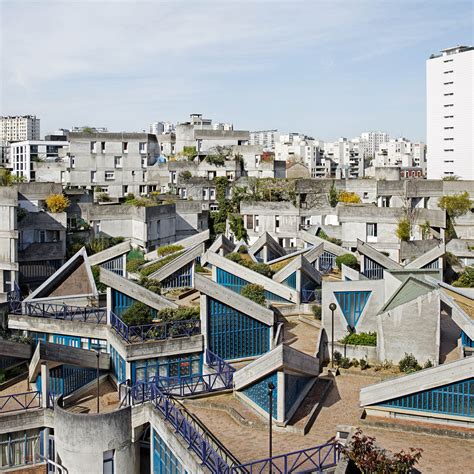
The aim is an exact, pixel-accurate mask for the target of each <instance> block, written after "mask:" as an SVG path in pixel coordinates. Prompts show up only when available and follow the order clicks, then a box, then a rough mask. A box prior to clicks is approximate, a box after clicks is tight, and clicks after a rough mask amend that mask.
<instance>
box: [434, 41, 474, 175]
mask: <svg viewBox="0 0 474 474" xmlns="http://www.w3.org/2000/svg"><path fill="white" fill-rule="evenodd" d="M426 97H427V108H426V126H427V145H428V178H429V179H440V178H445V177H449V176H459V177H460V178H462V179H474V156H473V148H474V142H473V129H474V120H473V119H474V47H472V46H471V47H468V46H456V47H453V48H447V49H444V50H442V51H441V54H440V55H432V56H431V57H430V58H429V59H428V60H427V61H426Z"/></svg>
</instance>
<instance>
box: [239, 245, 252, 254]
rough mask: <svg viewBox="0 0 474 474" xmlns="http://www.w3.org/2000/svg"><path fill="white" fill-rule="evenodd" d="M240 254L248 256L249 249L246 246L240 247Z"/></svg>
mask: <svg viewBox="0 0 474 474" xmlns="http://www.w3.org/2000/svg"><path fill="white" fill-rule="evenodd" d="M237 252H238V253H243V254H247V253H249V249H248V248H247V247H246V246H245V245H241V246H240V247H239V250H237Z"/></svg>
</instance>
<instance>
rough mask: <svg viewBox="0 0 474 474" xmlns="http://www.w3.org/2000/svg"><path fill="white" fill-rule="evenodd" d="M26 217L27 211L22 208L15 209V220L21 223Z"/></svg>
mask: <svg viewBox="0 0 474 474" xmlns="http://www.w3.org/2000/svg"><path fill="white" fill-rule="evenodd" d="M27 215H28V211H27V210H26V209H25V208H24V207H17V208H16V219H17V221H18V222H21V221H22V220H23V219H24V218H25V217H26V216H27Z"/></svg>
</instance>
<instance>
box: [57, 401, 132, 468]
mask: <svg viewBox="0 0 474 474" xmlns="http://www.w3.org/2000/svg"><path fill="white" fill-rule="evenodd" d="M131 410H132V409H131V407H126V408H122V409H120V410H117V411H113V412H110V413H102V414H76V413H71V412H67V411H65V410H63V409H61V408H59V407H56V408H55V411H54V429H55V443H56V451H57V455H58V456H59V458H60V460H61V464H62V465H63V466H64V467H65V468H66V469H67V470H68V474H83V473H86V472H87V473H88V474H102V473H103V456H104V453H105V452H106V451H109V450H114V472H120V473H122V472H123V473H127V474H128V473H130V474H132V473H138V472H139V466H140V463H139V460H137V459H136V451H135V448H134V445H133V442H132V416H131V413H132V411H131Z"/></svg>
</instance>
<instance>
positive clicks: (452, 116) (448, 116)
mask: <svg viewBox="0 0 474 474" xmlns="http://www.w3.org/2000/svg"><path fill="white" fill-rule="evenodd" d="M444 118H454V115H445V116H444Z"/></svg>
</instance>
